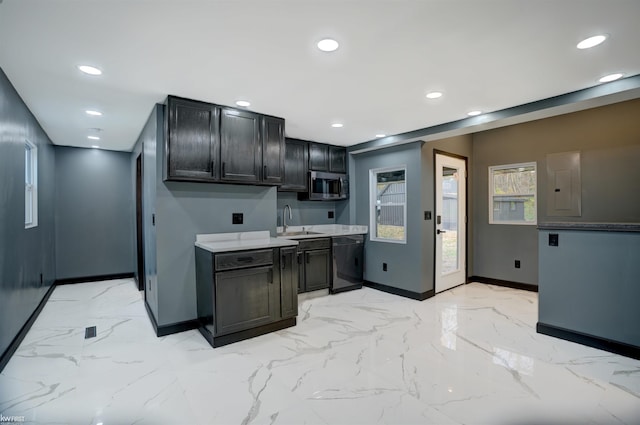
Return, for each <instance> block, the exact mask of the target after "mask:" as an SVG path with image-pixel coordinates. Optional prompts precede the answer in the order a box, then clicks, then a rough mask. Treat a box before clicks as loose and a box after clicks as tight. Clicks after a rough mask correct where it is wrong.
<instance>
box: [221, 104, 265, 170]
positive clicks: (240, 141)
mask: <svg viewBox="0 0 640 425" xmlns="http://www.w3.org/2000/svg"><path fill="white" fill-rule="evenodd" d="M261 151H262V149H261V146H260V115H258V114H255V113H253V112H249V111H239V110H235V109H232V108H223V109H222V111H221V116H220V157H221V158H220V159H221V175H220V179H221V180H223V181H233V182H243V183H259V182H260V168H261V165H262V152H261Z"/></svg>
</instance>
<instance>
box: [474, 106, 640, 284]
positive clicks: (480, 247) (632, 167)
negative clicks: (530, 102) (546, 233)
mask: <svg viewBox="0 0 640 425" xmlns="http://www.w3.org/2000/svg"><path fill="white" fill-rule="evenodd" d="M638 116H640V100H632V101H628V102H623V103H618V104H614V105H609V106H603V107H600V108H594V109H590V110H586V111H581V112H576V113H572V114H567V115H562V116H557V117H553V118H547V119H544V120H539V121H532V122H529V123H524V124H518V125H513V126H509V127H503V128H500V129H496V130H490V131H485V132H481V133H476V134H474V135H473V160H474V172H473V178H474V181H475V185H474V188H475V189H474V192H473V206H474V214H473V223H474V249H473V251H474V266H473V274H474V275H476V276H482V277H489V278H494V279H503V280H509V281H514V282H521V283H527V284H533V285H537V284H538V234H537V230H536V226H518V225H504V224H489V219H488V167H489V166H491V165H502V164H510V163H518V162H529V161H536V163H537V165H538V208H537V210H538V222H545V221H586V222H589V221H593V222H638V221H640V197H638V196H637V190H638V188H637V185H638V181H640V167H638V164H639V163H640V120H638V118H637V117H638ZM568 151H580V152H581V156H582V158H581V163H582V167H581V168H582V169H581V171H582V216H581V217H546V215H545V214H546V211H547V208H546V199H545V197H544V194H545V193H546V186H547V181H546V155H547V154H549V153H556V152H568ZM516 259H519V260H520V261H521V266H522V267H521V268H520V269H516V268H515V267H514V260H516Z"/></svg>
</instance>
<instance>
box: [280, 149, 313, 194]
mask: <svg viewBox="0 0 640 425" xmlns="http://www.w3.org/2000/svg"><path fill="white" fill-rule="evenodd" d="M284 158H285V159H284V184H283V185H282V186H280V187H279V188H278V190H281V191H290V192H306V191H308V190H309V189H308V175H307V174H308V170H309V168H308V165H307V164H308V161H309V159H308V158H309V144H308V143H307V142H305V141H304V140H296V139H287V140H286V143H285V157H284Z"/></svg>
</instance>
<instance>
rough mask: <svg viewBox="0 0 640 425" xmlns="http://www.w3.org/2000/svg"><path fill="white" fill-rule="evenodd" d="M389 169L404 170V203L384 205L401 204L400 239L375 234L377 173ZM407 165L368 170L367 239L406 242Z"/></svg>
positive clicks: (376, 229) (394, 204)
mask: <svg viewBox="0 0 640 425" xmlns="http://www.w3.org/2000/svg"><path fill="white" fill-rule="evenodd" d="M389 171H404V181H405V193H404V203H389V204H385V205H390V206H397V205H402V206H403V207H404V208H403V212H404V217H403V220H404V221H403V222H404V238H403V239H402V240H400V239H387V238H380V237H378V236H376V235H377V233H378V227H377V220H376V217H377V206H378V205H377V202H376V201H377V198H378V193H377V185H378V174H379V173H385V172H389ZM407 175H408V174H407V166H406V165H404V164H403V165H397V166H393V167H384V168H374V169H370V170H369V240H371V241H374V242H388V243H398V244H406V243H407V190H406V188H407V181H408V180H407Z"/></svg>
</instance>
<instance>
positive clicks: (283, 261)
mask: <svg viewBox="0 0 640 425" xmlns="http://www.w3.org/2000/svg"><path fill="white" fill-rule="evenodd" d="M286 267H287V256H286V255H283V256H282V257H281V259H280V268H281V269H282V270H284V269H285V268H286Z"/></svg>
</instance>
